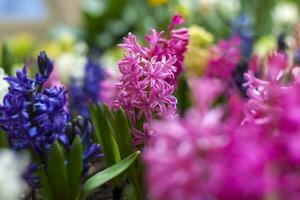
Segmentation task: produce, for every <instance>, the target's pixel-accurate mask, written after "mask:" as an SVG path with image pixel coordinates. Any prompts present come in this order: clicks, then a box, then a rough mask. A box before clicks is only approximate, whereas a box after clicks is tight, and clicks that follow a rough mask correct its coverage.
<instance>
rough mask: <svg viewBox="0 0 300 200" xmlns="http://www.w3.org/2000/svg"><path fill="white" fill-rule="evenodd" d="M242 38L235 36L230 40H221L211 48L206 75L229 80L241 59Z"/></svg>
mask: <svg viewBox="0 0 300 200" xmlns="http://www.w3.org/2000/svg"><path fill="white" fill-rule="evenodd" d="M240 43H241V41H240V38H239V37H238V36H233V37H232V38H231V39H229V40H228V41H226V40H221V41H219V42H218V44H217V45H215V46H213V47H212V48H211V50H210V59H209V61H208V66H207V69H206V75H207V76H209V77H212V78H219V79H222V80H224V81H228V80H230V79H231V78H232V73H233V71H234V69H235V68H236V66H237V64H238V63H239V61H240V57H241V52H240Z"/></svg>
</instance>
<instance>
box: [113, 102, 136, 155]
mask: <svg viewBox="0 0 300 200" xmlns="http://www.w3.org/2000/svg"><path fill="white" fill-rule="evenodd" d="M115 133H116V136H117V137H118V141H119V142H120V144H119V147H120V152H121V156H122V158H124V157H126V156H128V155H129V154H130V153H131V152H132V150H131V133H130V130H129V123H128V119H127V117H126V115H125V112H124V110H123V109H122V108H120V109H119V110H118V111H117V113H116V115H115Z"/></svg>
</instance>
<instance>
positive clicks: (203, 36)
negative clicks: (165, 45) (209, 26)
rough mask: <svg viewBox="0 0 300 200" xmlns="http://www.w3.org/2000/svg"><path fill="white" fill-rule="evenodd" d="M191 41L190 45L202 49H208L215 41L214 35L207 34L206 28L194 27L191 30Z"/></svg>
mask: <svg viewBox="0 0 300 200" xmlns="http://www.w3.org/2000/svg"><path fill="white" fill-rule="evenodd" d="M189 35H190V41H189V45H192V46H197V47H200V48H207V47H208V46H210V45H211V44H212V42H213V41H214V37H213V35H212V34H210V33H209V32H207V31H206V30H205V29H204V28H201V27H199V26H196V25H192V26H191V27H190V28H189Z"/></svg>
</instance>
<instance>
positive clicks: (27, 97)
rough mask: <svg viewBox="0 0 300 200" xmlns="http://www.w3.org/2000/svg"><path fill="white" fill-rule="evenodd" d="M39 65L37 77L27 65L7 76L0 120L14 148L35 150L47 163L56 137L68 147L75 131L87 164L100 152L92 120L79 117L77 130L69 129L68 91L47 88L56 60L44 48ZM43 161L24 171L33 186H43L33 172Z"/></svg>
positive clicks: (61, 88) (0, 107)
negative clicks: (49, 56) (94, 141)
mask: <svg viewBox="0 0 300 200" xmlns="http://www.w3.org/2000/svg"><path fill="white" fill-rule="evenodd" d="M38 67H39V73H37V74H36V77H35V79H31V78H29V77H28V75H27V70H26V66H24V67H23V69H22V70H19V71H17V73H16V77H13V76H8V77H6V78H5V80H6V81H7V82H8V84H9V87H8V93H7V94H6V95H5V96H4V99H3V103H1V104H0V112H1V115H0V123H1V128H2V129H3V130H4V132H5V133H6V134H7V137H8V141H9V144H10V146H11V148H12V149H13V150H24V149H27V150H30V151H33V152H35V155H37V156H39V158H40V162H41V163H43V164H46V163H44V162H46V161H47V156H48V153H49V151H50V150H51V148H52V144H53V142H54V141H55V140H58V141H60V142H61V143H62V144H63V145H64V146H65V147H66V149H67V150H68V149H70V146H71V144H72V142H73V139H74V135H79V136H80V137H81V138H82V143H83V145H84V148H85V149H84V150H85V151H84V153H83V159H84V161H85V162H86V163H85V166H88V159H89V158H91V157H95V156H98V155H99V152H98V151H99V145H98V144H93V143H92V142H91V141H92V136H91V133H92V126H91V124H88V125H84V124H85V123H84V122H82V121H83V120H80V126H79V127H78V126H76V127H77V128H75V129H71V130H74V131H70V128H69V129H68V130H67V129H66V127H67V126H66V125H67V123H68V122H69V118H70V117H69V116H70V115H69V113H68V111H67V109H66V100H67V97H66V91H65V90H64V88H63V87H50V88H44V84H45V82H46V81H47V80H48V78H49V76H50V74H51V72H52V70H53V63H52V61H51V60H50V59H49V58H48V57H47V55H46V53H45V52H42V53H41V54H40V55H39V57H38ZM69 126H73V124H72V123H71V124H70V125H69ZM74 126H75V125H74ZM78 130H80V131H78ZM41 163H32V165H31V167H30V168H29V169H28V172H27V174H25V178H26V180H27V183H28V184H29V185H30V186H32V187H39V186H40V181H39V178H38V177H35V176H32V175H31V174H32V173H33V172H34V171H35V170H36V169H37V168H38V167H39V164H41Z"/></svg>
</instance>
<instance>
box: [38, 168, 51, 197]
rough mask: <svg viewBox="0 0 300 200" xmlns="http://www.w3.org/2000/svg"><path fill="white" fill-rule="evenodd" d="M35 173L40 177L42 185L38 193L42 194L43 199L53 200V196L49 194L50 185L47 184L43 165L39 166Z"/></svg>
mask: <svg viewBox="0 0 300 200" xmlns="http://www.w3.org/2000/svg"><path fill="white" fill-rule="evenodd" d="M37 174H38V175H39V176H40V177H41V178H42V179H41V182H42V187H41V188H40V190H39V191H40V193H41V195H42V199H44V200H53V197H52V195H51V191H50V186H49V180H48V177H47V174H46V172H45V169H44V168H43V167H41V168H39V169H38V171H37Z"/></svg>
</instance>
